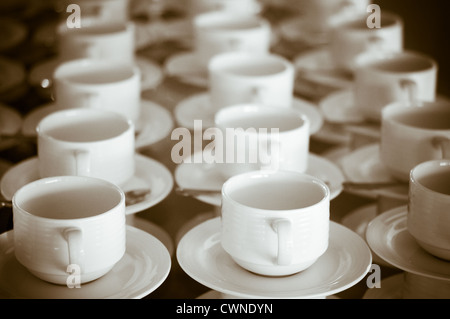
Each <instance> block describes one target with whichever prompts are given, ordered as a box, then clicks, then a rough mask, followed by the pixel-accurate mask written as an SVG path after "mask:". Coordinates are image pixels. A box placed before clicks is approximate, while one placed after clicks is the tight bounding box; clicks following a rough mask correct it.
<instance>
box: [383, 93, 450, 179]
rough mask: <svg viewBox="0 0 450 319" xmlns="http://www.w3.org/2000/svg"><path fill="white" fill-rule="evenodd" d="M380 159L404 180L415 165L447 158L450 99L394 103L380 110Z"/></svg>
mask: <svg viewBox="0 0 450 319" xmlns="http://www.w3.org/2000/svg"><path fill="white" fill-rule="evenodd" d="M380 156H381V162H382V163H383V165H384V166H385V167H386V169H387V170H388V171H389V173H390V174H391V175H392V176H393V177H395V178H397V179H399V180H401V181H404V182H408V181H409V173H410V171H411V169H413V168H414V167H415V166H416V165H418V164H420V163H422V162H425V161H428V160H433V159H442V158H450V102H449V101H447V100H439V101H436V102H422V103H420V104H417V105H416V106H408V105H405V104H404V103H393V104H391V105H388V106H386V107H385V109H384V110H383V111H382V122H381V139H380Z"/></svg>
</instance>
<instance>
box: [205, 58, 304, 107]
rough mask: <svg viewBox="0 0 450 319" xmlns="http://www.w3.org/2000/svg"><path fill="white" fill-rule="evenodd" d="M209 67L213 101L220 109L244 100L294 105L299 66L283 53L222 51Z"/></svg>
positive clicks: (268, 104) (282, 105) (277, 104)
mask: <svg viewBox="0 0 450 319" xmlns="http://www.w3.org/2000/svg"><path fill="white" fill-rule="evenodd" d="M208 70H209V93H210V98H211V104H212V107H213V108H214V110H216V111H217V110H219V109H221V108H223V107H226V106H230V105H234V104H241V103H257V104H262V105H266V106H272V107H278V108H290V107H292V102H293V90H294V76H295V68H294V66H293V64H292V63H291V62H290V61H289V60H287V59H285V58H283V57H281V56H279V55H276V54H270V53H269V54H256V53H248V52H228V53H222V54H219V55H216V56H215V57H213V58H212V59H211V61H210V64H209V66H208Z"/></svg>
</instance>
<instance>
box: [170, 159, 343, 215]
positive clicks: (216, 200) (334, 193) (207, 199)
mask: <svg viewBox="0 0 450 319" xmlns="http://www.w3.org/2000/svg"><path fill="white" fill-rule="evenodd" d="M195 154H197V153H194V154H193V155H192V156H191V157H190V158H194V156H195ZM313 161H316V162H318V161H321V162H326V163H327V164H328V165H329V167H331V166H333V169H335V170H336V173H338V172H339V175H341V176H340V180H341V181H342V182H343V181H345V176H344V174H343V172H342V169H340V167H339V166H337V165H335V164H334V163H333V162H331V161H330V160H328V159H327V158H325V157H323V156H320V155H317V154H314V153H312V152H310V153H309V156H308V162H309V163H311V162H313ZM186 165H200V166H201V165H205V164H204V163H195V162H194V161H191V163H184V162H183V163H180V164H178V165H177V166H176V167H175V171H174V180H175V183H176V184H177V185H179V186H183V184H184V183H180V181H182V180H183V179H181V178H180V174H181V173H180V172H181V170H182V169H186V168H187V167H186ZM207 165H215V164H207ZM310 169H311V165H308V169H307V170H306V172H305V174H310V175H312V174H311V173H310V171H309V170H310ZM200 170H201V171H202V172H204V171H205V170H204V169H203V168H200ZM208 170H214V166H213V167H212V168H211V167H210V168H209V169H208ZM224 182H225V181H224ZM184 185H186V184H184ZM219 186H220V185H219ZM185 187H189V186H185ZM205 189H208V188H205ZM342 191H343V187H342V185H341V186H340V187H339V186H337V187H336V189H333V190H332V189H330V200H333V199H335V198H336V197H338V196H339V195H340V194H341V193H342ZM194 197H195V198H196V199H198V200H200V201H202V202H204V203H206V204H209V205H212V206H215V207H219V206H220V205H221V200H220V195H198V196H194Z"/></svg>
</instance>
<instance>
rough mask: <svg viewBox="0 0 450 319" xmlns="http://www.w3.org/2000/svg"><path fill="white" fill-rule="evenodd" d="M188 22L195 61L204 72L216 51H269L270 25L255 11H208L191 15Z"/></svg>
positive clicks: (217, 52)
mask: <svg viewBox="0 0 450 319" xmlns="http://www.w3.org/2000/svg"><path fill="white" fill-rule="evenodd" d="M192 23H193V28H194V39H195V56H196V61H197V63H198V65H199V67H201V68H202V69H204V70H205V72H206V70H207V68H208V63H209V61H210V60H211V58H212V57H213V56H215V55H217V54H219V53H224V52H230V51H244V52H253V53H268V52H269V49H270V41H271V26H270V24H269V22H268V21H266V20H265V19H263V18H261V17H260V16H258V15H248V14H243V13H239V12H230V11H218V12H208V13H203V14H200V15H197V16H196V17H194V19H193V22H192Z"/></svg>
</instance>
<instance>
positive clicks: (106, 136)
mask: <svg viewBox="0 0 450 319" xmlns="http://www.w3.org/2000/svg"><path fill="white" fill-rule="evenodd" d="M37 135H38V144H37V147H38V159H39V175H40V177H42V178H43V177H51V176H62V175H78V176H90V177H96V178H101V179H104V180H107V181H109V182H112V183H114V184H117V185H123V184H124V183H126V182H127V181H128V180H129V179H130V178H131V177H133V176H134V173H135V164H134V155H135V147H134V126H133V124H132V123H131V122H130V121H129V120H127V119H126V118H125V117H123V116H122V115H120V114H116V113H114V112H108V111H104V110H96V109H73V110H63V111H57V112H54V113H52V114H50V115H47V116H46V117H45V118H43V119H42V120H41V121H40V123H39V124H38V127H37Z"/></svg>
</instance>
